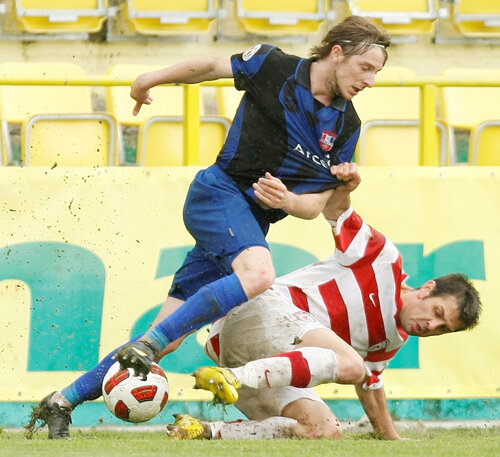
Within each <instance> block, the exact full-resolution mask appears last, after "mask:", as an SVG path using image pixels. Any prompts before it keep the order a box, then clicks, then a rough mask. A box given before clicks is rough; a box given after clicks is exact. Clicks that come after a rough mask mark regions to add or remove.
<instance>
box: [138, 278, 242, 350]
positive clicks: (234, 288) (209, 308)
mask: <svg viewBox="0 0 500 457" xmlns="http://www.w3.org/2000/svg"><path fill="white" fill-rule="evenodd" d="M247 300H248V297H247V296H246V294H245V291H244V290H243V287H242V286H241V282H240V280H239V278H238V276H237V275H236V273H233V274H231V275H229V276H224V277H223V278H221V279H218V280H217V281H214V282H212V283H210V284H208V285H206V286H203V287H202V288H201V289H200V290H198V292H196V293H195V294H194V295H192V296H191V297H189V298H188V299H187V300H186V303H184V304H183V305H182V306H181V307H180V308H179V309H178V310H177V311H176V312H175V313H173V314H171V315H170V316H168V317H167V318H165V319H164V320H163V321H161V322H160V323H159V324H158V325H157V326H156V327H154V328H153V329H152V330H151V331H149V332H148V333H147V334H146V336H147V337H148V338H150V339H152V340H153V341H154V342H155V343H157V344H158V345H159V346H160V348H165V347H166V346H167V345H168V343H170V342H171V341H174V340H176V339H177V338H180V337H181V336H184V335H186V334H188V333H189V332H191V331H193V330H197V329H199V328H201V327H203V326H204V325H205V324H209V323H210V322H213V321H214V320H215V319H217V318H219V317H222V316H224V315H225V314H227V313H228V312H229V311H231V310H232V309H233V308H234V307H236V306H238V305H241V304H242V303H244V302H246V301H247Z"/></svg>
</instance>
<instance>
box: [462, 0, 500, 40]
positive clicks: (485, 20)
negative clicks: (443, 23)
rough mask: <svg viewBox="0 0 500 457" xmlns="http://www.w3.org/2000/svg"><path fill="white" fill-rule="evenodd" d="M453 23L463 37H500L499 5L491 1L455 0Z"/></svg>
mask: <svg viewBox="0 0 500 457" xmlns="http://www.w3.org/2000/svg"><path fill="white" fill-rule="evenodd" d="M452 20H453V23H454V24H455V26H456V27H457V29H458V30H459V31H460V33H461V34H462V35H464V36H468V37H498V36H500V3H499V2H498V1H492V0H455V2H454V5H453V16H452Z"/></svg>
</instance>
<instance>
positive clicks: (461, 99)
mask: <svg viewBox="0 0 500 457" xmlns="http://www.w3.org/2000/svg"><path fill="white" fill-rule="evenodd" d="M441 75H442V76H444V77H450V78H463V79H465V80H467V79H474V78H477V77H483V78H485V79H491V80H493V81H498V80H499V79H500V70H498V69H478V68H448V69H446V70H445V71H443V72H442V73H441ZM438 96H439V106H440V117H441V118H442V119H443V120H444V122H445V123H446V124H447V125H448V128H449V131H450V136H451V138H452V140H451V142H454V140H453V138H455V131H456V130H458V129H461V130H465V131H471V130H472V129H473V128H474V127H476V126H477V125H478V124H480V123H482V122H486V121H496V120H500V87H440V88H439V89H438ZM476 134H477V135H478V134H480V132H479V133H476ZM472 147H473V143H472V141H469V159H470V158H471V154H472Z"/></svg>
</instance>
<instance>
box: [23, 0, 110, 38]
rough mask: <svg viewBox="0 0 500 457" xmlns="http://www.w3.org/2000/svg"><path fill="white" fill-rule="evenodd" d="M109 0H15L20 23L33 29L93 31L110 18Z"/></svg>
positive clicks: (24, 27)
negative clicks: (108, 13) (108, 14)
mask: <svg viewBox="0 0 500 457" xmlns="http://www.w3.org/2000/svg"><path fill="white" fill-rule="evenodd" d="M107 11H108V0H15V2H14V14H15V16H16V19H17V23H18V25H19V27H20V28H21V29H22V30H24V31H26V32H31V33H81V32H83V33H94V32H98V31H100V30H101V28H102V26H103V24H104V22H105V21H106V18H107Z"/></svg>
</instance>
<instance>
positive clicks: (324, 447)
mask: <svg viewBox="0 0 500 457" xmlns="http://www.w3.org/2000/svg"><path fill="white" fill-rule="evenodd" d="M72 436H73V439H72V440H70V441H52V440H48V439H47V432H46V430H41V431H39V432H38V433H37V434H36V435H35V436H34V438H33V439H32V440H27V439H26V438H24V435H23V434H22V433H20V432H7V431H2V432H0V457H24V456H30V457H32V456H36V457H57V456H65V457H66V456H67V457H74V456H77V457H100V456H106V457H108V456H109V457H114V456H116V457H123V456H124V455H130V456H134V457H142V456H144V457H153V456H155V455H161V456H175V457H208V456H209V457H219V456H224V457H226V456H228V457H240V456H244V457H261V456H262V457H268V456H272V457H282V456H283V457H297V456H300V457H309V456H310V457H323V456H325V457H327V456H328V457H373V456H374V455H377V456H378V457H384V456H387V457H389V456H390V457H393V456H395V455H397V456H398V457H418V456H422V457H424V456H425V457H441V456H442V457H445V456H446V457H449V456H453V457H462V456H463V457H472V456H478V457H498V456H499V455H500V428H486V429H484V428H483V429H464V428H462V429H453V430H443V429H430V430H422V431H407V432H404V433H402V436H403V437H404V438H407V439H408V440H407V441H397V442H395V441H380V440H375V439H373V438H372V437H371V436H370V434H366V433H354V432H349V431H347V432H345V434H344V439H343V440H342V441H328V440H318V441H309V440H299V439H294V440H256V441H243V440H238V441H229V440H228V441H222V440H215V441H170V440H169V439H168V438H167V436H166V434H165V433H164V432H159V431H154V432H119V431H100V430H92V431H78V430H73V431H72Z"/></svg>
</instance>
